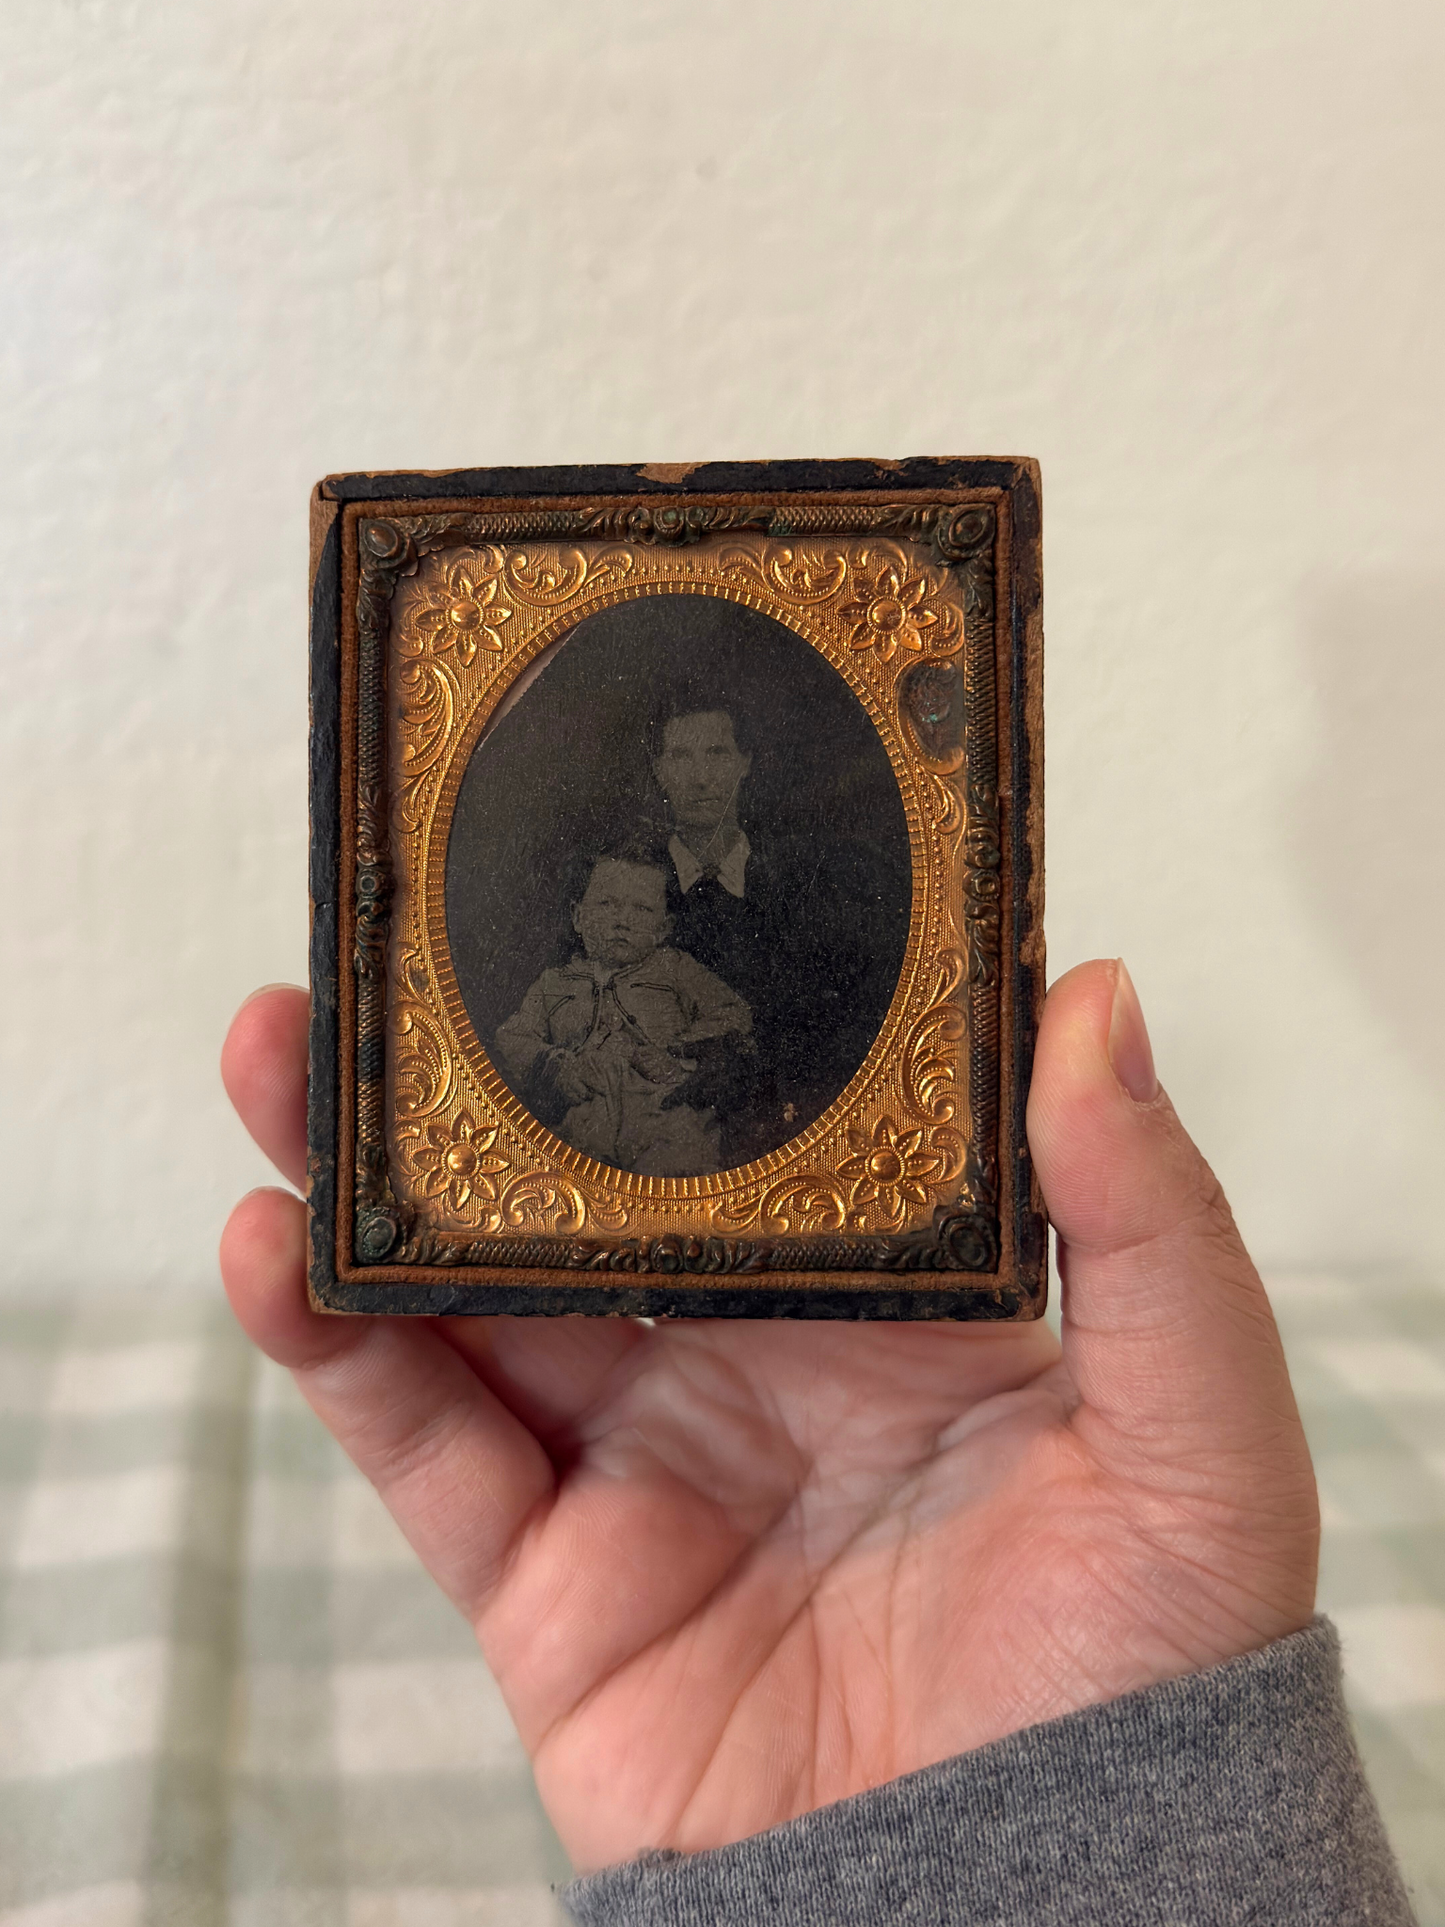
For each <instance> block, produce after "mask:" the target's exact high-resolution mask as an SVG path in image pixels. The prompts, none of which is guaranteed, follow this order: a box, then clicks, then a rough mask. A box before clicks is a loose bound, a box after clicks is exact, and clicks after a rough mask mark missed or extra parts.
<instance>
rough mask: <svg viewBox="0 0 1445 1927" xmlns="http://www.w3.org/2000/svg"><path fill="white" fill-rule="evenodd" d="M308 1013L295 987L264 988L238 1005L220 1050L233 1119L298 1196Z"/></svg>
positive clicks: (302, 1176)
mask: <svg viewBox="0 0 1445 1927" xmlns="http://www.w3.org/2000/svg"><path fill="white" fill-rule="evenodd" d="M310 1011H311V1002H310V999H309V998H308V996H307V994H306V992H305V991H304V990H300V989H298V988H297V987H296V985H295V984H268V985H267V987H266V988H265V989H264V990H258V991H257V992H256V993H255V995H254V996H251V997H248V998H247V999H246V1001H245V1003H244V1004H242V1006H241V1008H240V1009H239V1010H238V1011H237V1012H236V1015H235V1017H234V1018H233V1019H232V1020H231V1028H230V1030H229V1031H228V1032H227V1033H226V1041H225V1043H224V1044H223V1045H222V1046H221V1081H222V1083H223V1084H224V1085H225V1087H226V1094H227V1096H228V1097H229V1098H230V1100H231V1102H232V1103H233V1104H234V1105H235V1107H236V1114H237V1116H238V1117H239V1118H240V1120H241V1122H242V1123H243V1124H244V1125H245V1127H246V1129H247V1130H248V1131H249V1132H250V1133H251V1135H252V1137H253V1138H254V1139H255V1140H256V1142H257V1144H259V1145H260V1147H261V1149H262V1150H263V1151H264V1152H265V1153H266V1155H267V1157H268V1158H270V1160H271V1162H272V1163H273V1164H274V1165H275V1166H276V1169H277V1170H278V1171H279V1172H280V1173H281V1175H282V1177H284V1178H287V1179H289V1181H290V1182H291V1183H292V1184H294V1185H295V1186H296V1189H297V1190H298V1191H304V1190H305V1188H306V1029H307V1024H308V1022H309V1020H310Z"/></svg>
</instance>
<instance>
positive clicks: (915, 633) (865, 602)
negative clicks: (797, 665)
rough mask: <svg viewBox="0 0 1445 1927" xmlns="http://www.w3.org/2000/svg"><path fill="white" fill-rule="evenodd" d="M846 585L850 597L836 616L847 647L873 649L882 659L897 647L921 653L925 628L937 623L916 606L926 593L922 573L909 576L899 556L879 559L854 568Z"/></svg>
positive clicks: (885, 660)
mask: <svg viewBox="0 0 1445 1927" xmlns="http://www.w3.org/2000/svg"><path fill="white" fill-rule="evenodd" d="M865 560H866V558H865ZM849 586H850V587H851V589H852V592H853V594H852V600H851V601H849V602H845V603H843V604H841V606H840V607H839V610H838V617H839V620H840V621H841V622H842V623H843V625H844V631H845V634H846V636H847V639H848V644H849V647H850V648H853V649H860V650H861V649H876V650H877V652H878V654H879V655H880V656H881V657H882V659H883V661H884V662H891V661H892V660H893V656H894V653H895V652H896V651H897V650H899V649H911V650H912V651H913V652H914V653H915V654H919V653H921V652H922V650H923V649H924V648H925V646H926V643H927V641H928V640H929V638H928V637H927V631H928V630H930V629H932V628H933V627H934V626H935V625H936V624H937V622H938V617H937V616H936V615H934V613H933V612H932V610H931V609H925V608H922V607H920V604H921V603H922V602H923V601H924V599H925V598H926V596H927V594H928V580H927V578H926V577H925V576H921V575H909V573H908V570H907V566H906V564H904V563H903V562H902V561H901V559H900V560H899V561H891V560H887V559H883V560H880V561H879V562H878V564H877V565H876V566H875V567H873V568H867V567H864V568H859V569H855V570H854V572H853V580H852V583H851V584H850V585H849Z"/></svg>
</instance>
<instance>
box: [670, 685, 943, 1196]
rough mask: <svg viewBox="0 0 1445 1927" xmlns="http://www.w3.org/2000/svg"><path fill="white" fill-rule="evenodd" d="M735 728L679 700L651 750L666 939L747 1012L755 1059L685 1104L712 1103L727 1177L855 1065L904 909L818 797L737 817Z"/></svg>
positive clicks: (728, 712)
mask: <svg viewBox="0 0 1445 1927" xmlns="http://www.w3.org/2000/svg"><path fill="white" fill-rule="evenodd" d="M741 729H742V717H741V714H740V711H739V710H738V708H737V706H735V705H730V704H727V703H725V702H717V703H716V704H713V703H711V702H710V701H709V700H708V698H707V697H706V696H705V695H704V696H701V697H699V696H696V695H684V696H683V697H680V698H675V699H674V700H673V701H672V702H671V703H670V704H668V705H666V706H665V708H664V709H663V710H662V711H661V712H660V713H659V716H658V719H657V721H656V723H655V725H654V728H653V731H652V740H651V742H650V745H649V749H650V753H651V758H652V769H653V774H654V776H655V778H656V780H657V783H658V786H659V788H660V789H661V791H662V794H663V797H664V799H665V800H666V804H667V808H668V814H669V818H670V825H669V828H670V834H669V836H668V842H667V856H668V859H669V860H668V864H667V866H666V867H667V878H668V910H669V913H670V915H671V917H672V919H673V942H674V943H675V944H676V945H677V946H678V948H679V949H681V950H685V951H687V952H688V953H689V954H690V955H692V956H694V957H696V958H697V960H698V962H699V963H701V964H703V965H705V966H706V968H707V969H708V970H710V971H713V972H714V973H715V974H716V975H717V976H719V977H721V978H722V980H723V982H724V983H726V984H729V985H730V986H731V987H732V988H733V989H734V990H736V992H737V993H738V995H739V996H740V997H742V998H743V1000H744V1001H745V1002H746V1003H747V1004H748V1006H749V1007H750V1009H751V1010H752V1013H753V1036H754V1041H755V1046H756V1051H755V1055H754V1056H753V1057H752V1058H751V1059H746V1060H734V1059H731V1058H729V1059H727V1060H726V1061H721V1062H717V1063H714V1064H711V1065H704V1066H703V1067H701V1068H700V1070H699V1073H698V1078H699V1084H698V1087H697V1089H696V1091H695V1093H693V1092H690V1093H688V1097H689V1101H691V1102H706V1103H708V1104H711V1105H714V1106H715V1107H716V1110H717V1113H718V1116H719V1118H720V1119H721V1121H722V1125H723V1150H724V1155H725V1157H726V1159H727V1162H728V1163H729V1164H730V1165H737V1164H741V1163H746V1162H748V1161H749V1160H750V1159H752V1158H755V1157H761V1156H763V1155H764V1154H765V1153H766V1152H768V1151H771V1150H776V1149H777V1147H778V1146H779V1145H781V1144H785V1143H786V1142H787V1141H788V1139H789V1138H791V1137H794V1136H796V1135H797V1133H798V1132H799V1131H801V1130H802V1129H804V1128H805V1127H806V1126H807V1125H808V1124H810V1123H812V1122H813V1120H814V1119H815V1118H817V1117H818V1116H820V1115H821V1113H822V1112H823V1111H824V1110H826V1109H827V1107H828V1105H829V1104H831V1103H832V1101H833V1100H834V1098H836V1097H838V1096H839V1095H840V1094H841V1092H842V1091H843V1090H844V1088H845V1087H846V1085H847V1084H848V1082H849V1080H850V1079H851V1078H852V1076H853V1075H854V1073H855V1072H856V1071H857V1070H858V1069H859V1068H860V1067H861V1065H862V1063H863V1060H864V1058H865V1057H866V1056H867V1053H868V1050H869V1047H870V1045H871V1044H872V1042H873V1040H874V1038H875V1037H876V1036H877V1034H878V1030H879V1028H880V1026H881V1024H882V1022H883V1019H884V1017H885V1015H886V1014H887V1010H888V1005H889V1003H890V1001H891V1000H892V996H893V991H894V989H895V987H896V983H897V978H898V970H899V966H900V963H901V960H902V954H903V941H904V938H905V936H906V930H907V900H908V880H907V879H906V878H904V879H902V880H901V881H900V880H899V879H897V878H889V877H888V876H886V875H884V874H883V873H882V870H883V866H882V859H881V857H880V854H879V852H878V851H877V849H876V848H874V847H873V846H872V845H871V844H870V843H869V842H868V841H867V839H866V837H859V836H857V835H854V834H850V833H849V830H848V827H847V826H845V825H840V824H837V823H830V822H828V821H827V820H826V819H827V811H826V807H825V804H824V800H823V799H813V800H812V802H813V806H812V807H809V808H807V809H805V808H803V807H802V803H801V800H800V803H799V807H798V808H797V809H796V810H794V811H790V812H789V814H790V816H791V817H792V820H791V821H776V822H771V823H760V822H758V821H756V820H755V819H753V818H752V817H749V816H747V814H746V811H745V808H744V804H745V790H746V785H747V781H748V777H749V774H750V772H751V770H752V767H753V752H754V747H755V744H754V741H753V739H752V738H751V737H750V736H749V735H748V734H747V733H746V731H743V733H742V740H739V735H740V730H741ZM758 746H759V747H766V746H767V745H766V743H762V744H760V745H758ZM745 824H746V827H745ZM900 906H901V908H900Z"/></svg>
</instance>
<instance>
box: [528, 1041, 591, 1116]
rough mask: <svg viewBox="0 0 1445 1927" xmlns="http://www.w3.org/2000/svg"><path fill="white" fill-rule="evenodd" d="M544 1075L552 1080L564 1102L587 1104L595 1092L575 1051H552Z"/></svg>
mask: <svg viewBox="0 0 1445 1927" xmlns="http://www.w3.org/2000/svg"><path fill="white" fill-rule="evenodd" d="M542 1075H543V1077H544V1078H546V1079H549V1080H550V1082H551V1085H552V1088H553V1090H555V1091H556V1093H557V1095H558V1097H560V1098H561V1100H562V1102H563V1103H564V1104H568V1105H572V1104H585V1103H586V1102H587V1100H588V1098H589V1097H591V1096H592V1095H593V1094H594V1092H593V1085H592V1083H591V1081H590V1079H588V1078H587V1077H586V1076H584V1074H583V1070H582V1065H581V1063H580V1061H579V1059H578V1057H577V1053H576V1052H575V1051H568V1050H554V1051H552V1052H551V1053H550V1055H549V1056H548V1058H547V1060H546V1063H545V1066H544V1068H543V1072H542ZM598 1088H600V1086H599V1087H598Z"/></svg>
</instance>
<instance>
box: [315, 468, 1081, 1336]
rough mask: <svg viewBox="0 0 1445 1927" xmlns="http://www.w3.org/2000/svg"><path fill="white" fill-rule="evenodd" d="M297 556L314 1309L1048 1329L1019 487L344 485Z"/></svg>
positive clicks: (754, 481)
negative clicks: (304, 571) (1035, 1136)
mask: <svg viewBox="0 0 1445 1927" xmlns="http://www.w3.org/2000/svg"><path fill="white" fill-rule="evenodd" d="M443 483H446V484H447V486H446V487H444V486H443ZM314 530H315V549H314V557H313V560H314V569H315V583H316V587H315V592H314V599H313V643H312V649H313V656H312V661H313V680H312V701H313V738H312V741H313V754H312V820H313V845H312V879H313V909H314V913H313V923H312V950H313V982H314V984H315V986H316V992H317V994H316V997H315V1001H314V1004H313V1036H312V1062H313V1078H312V1093H313V1103H312V1120H311V1140H312V1148H311V1171H312V1181H311V1225H312V1264H311V1281H312V1292H313V1296H314V1298H315V1301H316V1302H317V1303H318V1304H319V1305H323V1306H327V1307H329V1308H332V1309H336V1310H350V1311H366V1310H377V1311H381V1310H393V1311H395V1310H401V1311H428V1310H430V1311H438V1310H446V1311H498V1310H506V1311H512V1312H520V1313H556V1312H566V1311H571V1312H578V1311H583V1312H614V1313H647V1314H648V1315H652V1316H658V1315H667V1316H682V1315H722V1316H744V1315H750V1316H759V1315H761V1316H801V1317H849V1318H855V1317H907V1318H917V1317H974V1318H1028V1317H1034V1316H1037V1315H1038V1312H1039V1310H1040V1308H1041V1307H1042V1303H1043V1285H1044V1244H1043V1220H1042V1215H1041V1212H1040V1209H1039V1204H1038V1199H1037V1196H1036V1194H1035V1191H1034V1187H1033V1183H1032V1178H1031V1173H1030V1168H1029V1163H1028V1157H1027V1146H1026V1143H1025V1141H1024V1137H1023V1127H1022V1126H1023V1099H1024V1094H1025V1091H1026V1085H1027V1065H1028V1055H1029V1050H1030V1047H1031V1040H1032V1036H1033V1029H1034V1025H1035V1022H1036V1017H1037V1009H1038V1004H1039V1001H1040V998H1041V994H1042V982H1043V980H1042V971H1041V965H1042V931H1041V926H1040V918H1039V911H1040V907H1041V882H1042V869H1041V856H1042V815H1041V786H1040V778H1041V763H1040V730H1039V724H1040V708H1039V704H1040V633H1039V618H1038V527H1037V488H1036V478H1035V474H1034V471H1033V468H1032V465H1031V464H1028V463H1022V462H992V461H979V462H971V461H946V462H944V461H940V462H933V461H924V462H913V463H900V464H872V463H833V464H813V463H795V464H782V465H771V466H770V465H763V466H762V467H746V466H742V465H731V466H730V465H716V466H713V467H700V468H680V469H666V470H656V471H654V470H649V469H611V470H565V469H563V470H527V471H512V472H506V471H470V472H468V473H467V474H465V475H462V476H457V477H449V478H439V477H435V476H431V477H428V476H361V477H351V476H343V477H333V478H332V479H331V480H330V481H328V482H327V483H324V484H322V485H321V488H320V489H319V490H318V492H317V497H316V503H315V520H314Z"/></svg>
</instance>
